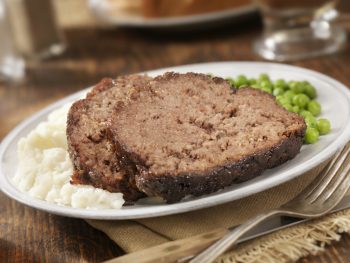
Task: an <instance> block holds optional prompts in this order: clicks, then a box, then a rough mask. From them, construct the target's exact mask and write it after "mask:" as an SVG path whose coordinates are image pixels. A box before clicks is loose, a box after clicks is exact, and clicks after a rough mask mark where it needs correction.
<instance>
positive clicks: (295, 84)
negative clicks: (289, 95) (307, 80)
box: [289, 81, 304, 94]
mask: <svg viewBox="0 0 350 263" xmlns="http://www.w3.org/2000/svg"><path fill="white" fill-rule="evenodd" d="M289 88H290V90H291V91H293V92H294V93H297V94H298V93H303V92H304V85H303V84H302V83H301V82H299V81H290V82H289Z"/></svg>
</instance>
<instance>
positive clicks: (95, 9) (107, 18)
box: [89, 0, 257, 28]
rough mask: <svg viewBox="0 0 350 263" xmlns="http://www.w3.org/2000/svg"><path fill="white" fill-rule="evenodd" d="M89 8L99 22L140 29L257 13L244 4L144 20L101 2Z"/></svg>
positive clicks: (93, 0) (97, 0)
mask: <svg viewBox="0 0 350 263" xmlns="http://www.w3.org/2000/svg"><path fill="white" fill-rule="evenodd" d="M89 8H90V10H91V11H92V13H93V14H94V15H95V16H96V18H97V19H99V20H100V21H102V22H104V23H106V24H109V25H116V26H124V27H140V28H169V27H177V28H178V27H188V26H195V25H201V24H208V23H214V22H219V21H222V20H225V19H235V18H236V19H237V18H240V17H242V16H244V15H247V14H250V13H253V12H256V11H257V7H256V6H254V5H252V4H246V5H242V6H238V7H236V8H231V9H228V10H223V11H217V12H210V13H204V14H196V15H188V16H179V17H166V18H162V17H161V18H144V17H142V16H139V15H130V14H128V13H123V12H122V11H120V10H111V9H110V8H108V5H107V4H106V3H105V2H104V1H101V0H89Z"/></svg>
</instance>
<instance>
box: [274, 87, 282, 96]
mask: <svg viewBox="0 0 350 263" xmlns="http://www.w3.org/2000/svg"><path fill="white" fill-rule="evenodd" d="M283 93H284V90H283V88H274V90H273V92H272V94H273V95H274V96H278V95H282V94H283Z"/></svg>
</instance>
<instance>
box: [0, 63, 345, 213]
mask: <svg viewBox="0 0 350 263" xmlns="http://www.w3.org/2000/svg"><path fill="white" fill-rule="evenodd" d="M228 65H230V66H232V67H233V68H234V66H236V67H237V66H238V65H245V66H254V65H255V66H259V67H266V66H269V67H270V68H271V67H272V69H273V68H274V67H275V68H276V67H277V68H278V69H288V70H293V71H298V72H299V73H300V70H302V71H304V72H306V73H308V74H311V75H313V76H314V77H316V78H318V79H320V80H323V81H325V82H327V83H328V84H332V85H336V86H337V91H341V92H342V93H343V94H344V96H345V98H346V100H347V101H348V102H349V104H348V105H350V90H349V88H347V87H346V86H345V85H344V84H342V83H341V82H339V81H337V80H335V79H333V78H331V77H329V76H326V75H324V74H322V73H319V72H317V71H314V70H310V69H307V68H303V67H297V66H292V65H286V64H279V63H270V62H253V61H226V62H209V63H196V64H187V65H181V66H174V67H167V68H160V69H156V70H151V71H147V72H141V73H139V74H143V73H148V74H150V75H152V74H153V75H154V74H160V73H161V72H165V71H170V70H179V71H186V70H189V69H190V68H197V70H198V67H208V66H212V67H218V66H228ZM88 89H89V88H86V89H83V90H80V91H78V92H75V93H73V94H71V95H68V96H66V97H64V98H62V99H60V100H58V101H56V102H54V103H52V104H50V105H48V106H47V107H45V108H43V109H42V110H40V111H38V112H37V113H35V114H33V115H31V116H30V117H28V118H26V119H25V120H23V121H22V122H20V123H19V124H18V125H17V126H16V127H15V128H14V129H12V130H11V131H10V132H9V133H8V134H7V135H6V136H5V137H4V139H3V140H2V142H1V144H0V160H1V161H0V190H1V191H2V192H3V193H5V194H6V195H7V196H9V197H10V198H12V199H14V200H16V201H18V202H20V203H22V204H24V205H27V206H30V207H33V208H36V209H39V210H43V211H46V212H49V213H53V214H58V215H63V216H70V217H76V218H84V219H102V220H123V219H137V218H149V217H158V216H165V215H171V214H178V213H184V212H189V211H195V210H198V209H202V208H208V207H212V206H216V205H219V204H224V203H227V202H230V201H234V200H238V199H241V198H244V197H247V196H249V195H252V194H254V193H259V192H262V191H265V190H267V189H270V188H272V187H274V186H277V185H280V184H282V183H284V182H287V181H289V180H292V179H293V178H296V177H297V176H299V175H301V174H302V173H304V172H306V171H309V170H311V169H312V168H314V167H315V166H317V165H318V164H320V163H321V162H323V161H325V160H326V159H328V158H329V157H331V156H332V155H333V154H334V153H335V152H336V151H337V150H338V149H340V148H341V147H342V146H343V145H344V144H345V143H346V142H347V141H348V140H349V139H350V122H348V123H347V124H344V126H343V127H342V128H343V130H342V132H341V134H340V135H339V137H337V139H336V140H334V141H333V142H332V143H330V144H329V145H328V146H327V147H326V148H325V149H323V150H322V151H321V152H320V153H319V154H318V155H320V156H319V157H318V158H316V159H315V157H312V158H310V159H309V160H306V161H305V162H303V164H304V165H302V167H304V168H299V169H297V170H296V171H294V173H293V174H291V175H290V176H288V177H287V176H285V178H283V179H282V180H281V179H279V180H272V179H274V178H272V179H271V178H266V179H270V180H263V181H260V182H258V183H260V184H261V183H262V182H264V181H265V186H264V187H260V189H259V190H257V191H256V190H252V189H250V191H246V192H244V193H243V194H242V195H241V196H240V197H238V198H237V197H235V198H232V197H230V195H229V193H230V192H226V193H223V194H219V195H214V196H210V195H209V196H203V197H200V198H197V199H194V200H191V201H187V202H181V203H175V204H166V205H164V206H155V208H157V209H156V210H155V211H154V212H153V213H152V212H149V213H147V214H146V215H145V214H144V210H149V209H150V207H139V208H136V209H128V208H125V209H118V210H115V209H114V210H113V209H102V210H97V209H84V208H72V207H68V206H63V205H58V204H55V203H50V202H48V201H44V200H39V199H35V198H34V197H31V196H29V195H27V194H26V193H22V192H20V191H19V190H18V189H17V188H16V187H15V186H14V185H12V184H11V182H10V179H9V177H8V176H6V175H5V174H4V172H3V167H2V166H3V162H2V159H3V157H4V153H5V151H6V149H7V148H8V147H9V145H10V143H11V142H12V141H13V140H14V139H15V138H16V136H17V135H18V133H19V132H20V131H21V130H22V129H23V128H25V127H26V126H28V125H30V124H31V123H32V122H33V121H35V120H36V119H38V118H40V117H43V116H45V115H48V114H49V113H50V112H51V111H52V110H54V109H56V108H58V107H59V106H63V105H64V104H65V103H67V102H71V101H74V100H77V99H78V98H79V97H81V96H82V95H83V94H84V93H85V92H86V91H87V90H88ZM348 109H349V112H350V106H348ZM348 119H350V116H348ZM322 153H323V154H322ZM305 164H309V165H307V166H306V165H305ZM271 180H272V181H274V182H273V183H272V184H270V185H268V186H266V182H270V181H271ZM250 188H252V187H250ZM253 188H254V187H253ZM220 197H221V198H220ZM208 198H210V199H213V200H211V202H210V205H207V203H206V202H205V200H206V199H208ZM28 200H29V201H28ZM179 205H180V207H177V206H179ZM74 210H75V211H76V212H75V213H73V214H71V212H72V211H74ZM135 210H136V211H135Z"/></svg>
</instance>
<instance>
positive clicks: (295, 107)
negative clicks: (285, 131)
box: [292, 105, 300, 113]
mask: <svg viewBox="0 0 350 263" xmlns="http://www.w3.org/2000/svg"><path fill="white" fill-rule="evenodd" d="M299 111H300V108H299V106H296V105H295V106H293V109H292V112H294V113H299Z"/></svg>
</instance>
